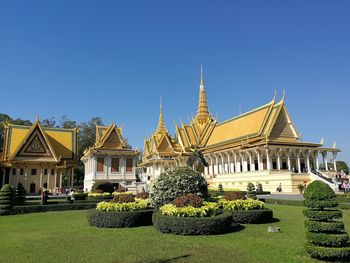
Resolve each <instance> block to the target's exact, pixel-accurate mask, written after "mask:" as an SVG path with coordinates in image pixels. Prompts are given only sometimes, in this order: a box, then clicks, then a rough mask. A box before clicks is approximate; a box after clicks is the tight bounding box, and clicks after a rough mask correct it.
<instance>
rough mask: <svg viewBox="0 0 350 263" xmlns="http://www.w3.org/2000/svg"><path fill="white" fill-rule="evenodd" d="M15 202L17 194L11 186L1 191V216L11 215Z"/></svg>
mask: <svg viewBox="0 0 350 263" xmlns="http://www.w3.org/2000/svg"><path fill="white" fill-rule="evenodd" d="M14 201H15V193H14V192H13V189H12V187H11V186H10V185H9V184H5V185H4V186H3V187H2V188H1V190H0V215H5V214H10V213H11V211H12V208H13V205H14Z"/></svg>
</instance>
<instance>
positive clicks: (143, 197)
mask: <svg viewBox="0 0 350 263" xmlns="http://www.w3.org/2000/svg"><path fill="white" fill-rule="evenodd" d="M135 198H138V199H148V198H149V193H147V192H141V193H138V194H137V195H136V196H135Z"/></svg>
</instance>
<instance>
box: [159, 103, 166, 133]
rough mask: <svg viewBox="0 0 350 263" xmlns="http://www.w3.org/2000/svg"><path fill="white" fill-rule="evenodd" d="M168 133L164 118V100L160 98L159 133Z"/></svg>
mask: <svg viewBox="0 0 350 263" xmlns="http://www.w3.org/2000/svg"><path fill="white" fill-rule="evenodd" d="M164 132H168V131H167V129H166V127H165V123H164V117H163V103H162V98H160V111H159V120H158V127H157V133H164Z"/></svg>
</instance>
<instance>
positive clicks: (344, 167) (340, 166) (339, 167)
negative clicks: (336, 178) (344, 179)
mask: <svg viewBox="0 0 350 263" xmlns="http://www.w3.org/2000/svg"><path fill="white" fill-rule="evenodd" d="M337 170H338V171H344V172H345V173H346V174H349V166H348V165H347V163H346V162H344V161H337Z"/></svg>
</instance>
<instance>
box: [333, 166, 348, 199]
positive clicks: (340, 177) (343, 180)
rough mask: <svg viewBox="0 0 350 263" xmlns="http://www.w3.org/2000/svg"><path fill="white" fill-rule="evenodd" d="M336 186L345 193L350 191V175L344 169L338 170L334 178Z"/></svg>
mask: <svg viewBox="0 0 350 263" xmlns="http://www.w3.org/2000/svg"><path fill="white" fill-rule="evenodd" d="M332 181H333V183H334V188H335V189H338V190H339V191H343V192H344V194H347V193H349V189H350V183H349V176H348V175H346V173H345V172H344V171H341V172H338V173H337V174H336V175H335V176H334V177H333V178H332Z"/></svg>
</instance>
